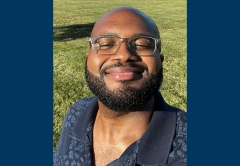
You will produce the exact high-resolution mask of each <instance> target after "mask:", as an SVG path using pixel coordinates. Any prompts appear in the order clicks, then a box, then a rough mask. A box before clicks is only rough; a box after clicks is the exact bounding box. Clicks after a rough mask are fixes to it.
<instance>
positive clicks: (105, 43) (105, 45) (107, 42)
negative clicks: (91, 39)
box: [97, 37, 118, 50]
mask: <svg viewBox="0 0 240 166" xmlns="http://www.w3.org/2000/svg"><path fill="white" fill-rule="evenodd" d="M97 43H98V44H99V47H100V48H99V49H102V50H104V49H111V48H114V47H116V46H117V45H118V43H117V41H116V39H115V38H105V37H104V38H99V39H98V40H97Z"/></svg>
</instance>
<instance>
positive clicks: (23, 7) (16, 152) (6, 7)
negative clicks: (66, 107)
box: [0, 0, 53, 166]
mask: <svg viewBox="0 0 240 166" xmlns="http://www.w3.org/2000/svg"><path fill="white" fill-rule="evenodd" d="M0 6H1V7H0V8H1V10H0V17H1V25H0V34H1V35H0V36H1V38H0V39H1V44H0V48H1V49H0V57H1V58H0V72H1V81H0V97H1V99H0V103H1V104H0V105H1V107H0V110H1V120H0V126H1V130H0V131H1V136H0V142H1V145H0V146H1V151H0V153H1V154H0V156H1V162H0V165H8V166H12V165H13V166H17V165H24V166H47V165H52V154H53V151H52V147H53V143H52V133H53V129H52V125H53V119H52V117H53V108H52V107H53V95H52V94H53V88H52V87H53V65H52V64H53V42H52V36H53V30H52V26H53V14H52V13H53V2H52V1H51V0H41V1H32V0H25V1H1V4H0Z"/></svg>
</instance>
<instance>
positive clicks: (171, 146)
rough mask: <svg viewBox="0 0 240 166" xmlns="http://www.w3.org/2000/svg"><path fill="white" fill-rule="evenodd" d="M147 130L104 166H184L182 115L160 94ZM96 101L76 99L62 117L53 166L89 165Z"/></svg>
mask: <svg viewBox="0 0 240 166" xmlns="http://www.w3.org/2000/svg"><path fill="white" fill-rule="evenodd" d="M155 99H156V100H155V101H156V102H155V110H154V112H153V116H152V119H151V122H150V124H149V127H148V129H147V131H146V132H145V133H144V134H143V136H142V137H141V138H140V139H139V140H137V141H136V142H134V143H132V144H131V145H130V146H129V147H128V148H127V149H126V150H125V151H124V152H123V154H122V155H121V156H120V157H119V158H118V159H116V160H114V161H112V162H110V163H109V164H108V165H107V166H186V165H187V164H186V162H187V120H186V112H184V111H181V110H179V109H177V108H174V107H172V106H169V105H168V104H167V103H165V101H164V100H163V98H162V96H161V94H160V93H157V94H156V95H155ZM97 110H98V104H97V98H95V97H90V98H84V99H81V100H78V101H77V102H76V103H75V104H73V106H72V107H71V108H70V109H69V111H68V113H67V115H66V116H65V119H64V122H63V125H62V132H61V136H60V139H59V142H58V147H57V149H56V152H55V153H54V159H53V162H54V166H93V165H94V161H93V158H94V156H93V148H92V141H93V140H92V139H93V121H94V118H95V116H96V113H97Z"/></svg>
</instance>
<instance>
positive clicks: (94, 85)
mask: <svg viewBox="0 0 240 166" xmlns="http://www.w3.org/2000/svg"><path fill="white" fill-rule="evenodd" d="M120 66H126V65H123V64H122V63H120V62H118V63H116V64H114V65H112V66H107V67H105V68H103V69H101V70H100V77H98V76H94V75H93V74H92V73H91V72H90V71H89V70H88V68H87V63H86V65H85V78H86V82H87V84H88V87H89V89H90V90H91V92H92V93H93V94H94V95H95V96H96V97H97V98H98V99H99V100H100V101H101V102H102V103H103V104H104V105H105V106H106V107H107V108H109V109H111V110H114V111H117V112H131V111H143V110H141V108H142V106H143V105H144V104H145V103H146V102H147V101H148V100H150V99H151V98H152V97H153V96H154V94H155V93H156V92H158V90H159V88H160V86H161V84H162V81H163V70H162V67H161V69H160V70H159V71H157V72H156V73H149V72H148V69H147V68H145V67H143V66H140V65H138V64H135V63H133V62H129V63H127V66H129V67H136V68H141V69H143V68H144V70H145V71H146V73H147V74H146V76H145V77H143V78H142V79H141V82H140V83H139V85H138V87H137V88H135V87H131V86H129V83H130V82H131V81H118V82H121V83H122V84H123V86H122V87H121V88H118V89H114V90H110V89H109V88H108V87H107V86H106V84H105V82H104V73H105V70H107V69H109V68H113V67H120Z"/></svg>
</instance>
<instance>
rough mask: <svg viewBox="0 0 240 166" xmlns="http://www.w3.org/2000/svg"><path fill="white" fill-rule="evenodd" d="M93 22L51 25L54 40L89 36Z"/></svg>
mask: <svg viewBox="0 0 240 166" xmlns="http://www.w3.org/2000/svg"><path fill="white" fill-rule="evenodd" d="M94 24H95V23H89V24H76V25H69V26H56V27H53V32H54V41H60V42H61V41H69V40H76V39H79V38H84V37H89V36H90V34H91V31H92V28H93V26H94Z"/></svg>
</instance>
